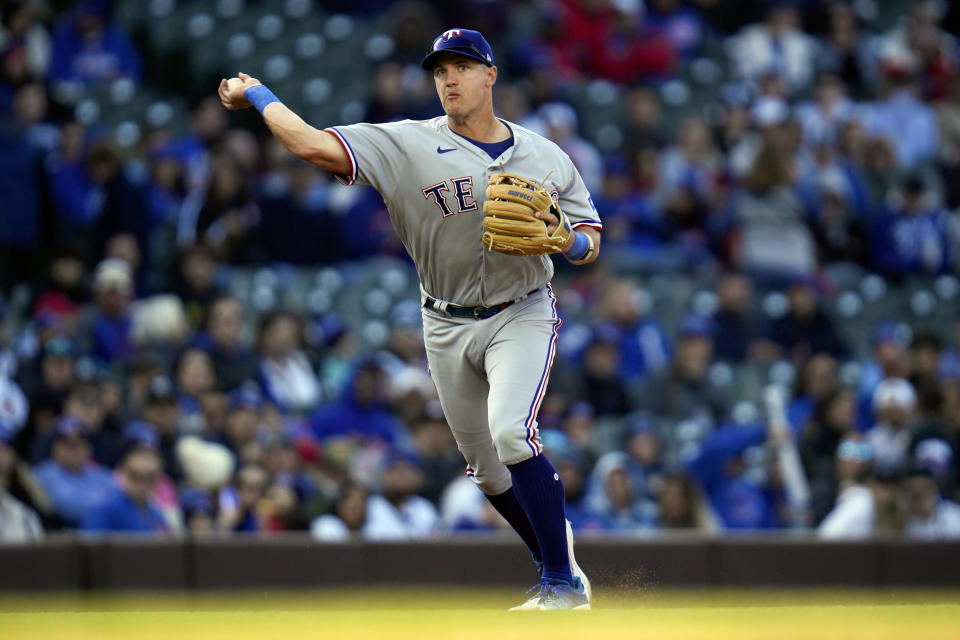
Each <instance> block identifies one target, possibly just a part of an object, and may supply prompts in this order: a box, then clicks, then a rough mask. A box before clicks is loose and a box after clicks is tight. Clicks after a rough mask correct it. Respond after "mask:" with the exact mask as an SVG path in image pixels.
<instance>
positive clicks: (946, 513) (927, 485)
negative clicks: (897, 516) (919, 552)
mask: <svg viewBox="0 0 960 640" xmlns="http://www.w3.org/2000/svg"><path fill="white" fill-rule="evenodd" d="M906 488H907V492H908V495H909V500H910V506H909V510H908V516H907V525H906V535H907V537H908V538H912V539H915V540H950V539H954V540H955V539H957V538H960V505H958V504H957V503H955V502H951V501H950V500H947V499H945V498H943V497H942V495H941V493H940V487H939V486H938V485H937V480H936V478H935V477H934V476H933V474H932V473H931V472H930V471H928V470H926V469H923V468H920V469H915V470H913V471H912V472H911V473H910V475H909V476H908V478H907V481H906Z"/></svg>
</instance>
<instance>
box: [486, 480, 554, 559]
mask: <svg viewBox="0 0 960 640" xmlns="http://www.w3.org/2000/svg"><path fill="white" fill-rule="evenodd" d="M484 495H486V496H487V500H489V501H490V504H492V505H493V508H494V509H496V510H497V513H499V514H500V515H502V516H503V519H504V520H506V521H507V522H509V523H510V526H511V527H513V530H514V531H516V532H517V535H519V536H520V539H521V540H523V542H524V544H526V545H527V548H528V549H530V555H532V556H533V561H534V563H535V564H537V565H540V564H543V556H542V555H541V554H540V543H539V542H537V534H536V533H534V531H533V526H532V525H531V524H530V519H529V518H527V513H526V511H524V510H523V507H522V506H520V502H519V501H518V500H517V494H516V493H514V491H513V487H510V488H509V489H507V490H506V491H504V492H503V493H501V494H498V495H495V496H491V495H487V494H484Z"/></svg>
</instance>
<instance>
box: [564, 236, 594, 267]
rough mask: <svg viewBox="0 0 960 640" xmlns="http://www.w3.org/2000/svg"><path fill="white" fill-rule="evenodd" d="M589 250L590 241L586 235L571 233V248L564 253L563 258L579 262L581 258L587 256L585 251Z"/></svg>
mask: <svg viewBox="0 0 960 640" xmlns="http://www.w3.org/2000/svg"><path fill="white" fill-rule="evenodd" d="M589 250H590V239H589V238H587V235H586V234H584V233H580V232H579V231H574V232H573V246H572V247H570V250H569V251H567V252H566V253H564V254H563V255H564V257H565V258H566V259H567V260H573V261H576V260H580V259H581V258H583V256H585V255H587V251H589Z"/></svg>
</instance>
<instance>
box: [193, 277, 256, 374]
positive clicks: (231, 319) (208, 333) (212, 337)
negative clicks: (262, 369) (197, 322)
mask: <svg viewBox="0 0 960 640" xmlns="http://www.w3.org/2000/svg"><path fill="white" fill-rule="evenodd" d="M204 326H205V331H203V332H198V334H197V335H196V337H195V338H194V344H195V345H196V346H198V347H200V348H201V349H203V350H204V351H206V352H207V353H208V354H209V355H210V358H211V359H212V361H213V370H214V376H215V378H216V380H217V383H218V386H219V387H220V388H221V389H225V390H228V391H229V390H232V389H235V388H237V387H238V386H240V385H241V384H242V383H244V382H246V381H247V380H253V379H255V378H256V375H257V359H256V355H255V354H254V352H253V350H252V349H251V348H250V347H249V346H247V344H246V343H245V342H244V339H245V334H246V326H245V320H244V313H243V308H242V307H241V306H240V303H239V301H237V299H236V298H233V297H231V296H220V297H218V298H215V299H214V300H213V301H212V302H211V303H210V305H209V307H208V308H207V314H206V322H205V324H204Z"/></svg>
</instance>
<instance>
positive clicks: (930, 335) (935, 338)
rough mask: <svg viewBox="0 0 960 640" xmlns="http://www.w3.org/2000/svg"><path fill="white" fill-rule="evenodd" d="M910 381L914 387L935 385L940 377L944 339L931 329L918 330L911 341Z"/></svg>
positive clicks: (909, 352)
mask: <svg viewBox="0 0 960 640" xmlns="http://www.w3.org/2000/svg"><path fill="white" fill-rule="evenodd" d="M908 357H909V358H910V376H909V377H910V383H911V384H912V385H913V386H914V388H919V387H920V386H921V385H925V384H933V385H935V384H936V383H937V381H938V380H939V377H940V371H941V365H942V361H943V340H942V339H941V338H940V336H939V335H938V334H937V333H935V332H933V331H930V330H926V331H923V330H921V331H917V332H916V333H915V334H914V335H913V340H911V341H910V349H909V350H908Z"/></svg>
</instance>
